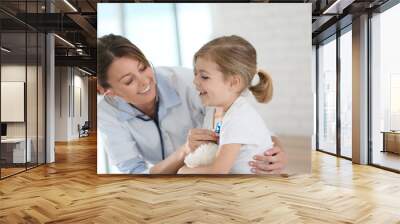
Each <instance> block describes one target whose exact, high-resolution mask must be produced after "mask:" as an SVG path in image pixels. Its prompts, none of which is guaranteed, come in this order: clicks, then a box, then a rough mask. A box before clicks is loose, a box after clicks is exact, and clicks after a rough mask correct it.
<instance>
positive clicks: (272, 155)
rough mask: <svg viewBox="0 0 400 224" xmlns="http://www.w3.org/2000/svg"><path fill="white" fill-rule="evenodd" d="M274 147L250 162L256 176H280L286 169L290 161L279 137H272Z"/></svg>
mask: <svg viewBox="0 0 400 224" xmlns="http://www.w3.org/2000/svg"><path fill="white" fill-rule="evenodd" d="M272 142H273V143H274V146H273V147H272V148H271V149H267V150H266V151H265V152H264V153H263V154H262V155H255V156H254V160H253V161H250V162H249V165H250V166H251V167H252V169H251V171H252V172H253V173H256V174H279V173H282V171H283V170H284V169H285V168H286V165H287V162H288V159H287V154H286V152H285V150H284V148H283V145H282V143H281V141H280V140H279V138H278V137H275V136H272Z"/></svg>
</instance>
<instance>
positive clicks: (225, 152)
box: [178, 144, 241, 174]
mask: <svg viewBox="0 0 400 224" xmlns="http://www.w3.org/2000/svg"><path fill="white" fill-rule="evenodd" d="M240 147H241V144H226V145H222V146H221V147H220V149H219V150H218V152H217V155H216V157H215V160H214V162H213V163H212V164H211V165H208V166H200V167H195V168H189V167H187V166H183V167H182V168H181V169H179V171H178V173H179V174H228V173H229V171H230V170H231V168H232V166H233V164H234V163H235V160H236V158H237V156H238V155H239V151H240Z"/></svg>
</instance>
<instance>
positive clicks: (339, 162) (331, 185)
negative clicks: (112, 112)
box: [0, 136, 400, 223]
mask: <svg viewBox="0 0 400 224" xmlns="http://www.w3.org/2000/svg"><path fill="white" fill-rule="evenodd" d="M0 201H1V203H0V223H400V212H399V211H400V175H399V174H396V173H392V172H388V171H384V170H381V169H378V168H375V167H371V166H362V165H355V164H352V163H351V162H350V161H348V160H343V159H339V158H336V157H333V156H330V155H327V154H324V153H321V152H312V173H311V174H304V175H294V176H289V177H280V176H268V177H265V176H259V177H256V176H250V177H249V176H240V177H237V176H227V177H215V176H212V177H207V176H190V177H179V176H162V177H160V176H158V177H146V176H129V175H114V176H113V175H105V176H102V175H97V174H96V137H95V136H91V137H88V138H82V139H80V140H79V141H73V142H69V143H58V144H56V163H54V164H48V165H44V166H41V167H38V168H35V169H32V170H29V171H27V172H25V173H21V174H18V175H16V176H13V177H9V178H7V179H4V180H1V181H0Z"/></svg>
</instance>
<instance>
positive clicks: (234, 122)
mask: <svg viewBox="0 0 400 224" xmlns="http://www.w3.org/2000/svg"><path fill="white" fill-rule="evenodd" d="M214 113H215V109H214V108H208V109H207V110H206V116H205V119H204V123H203V128H208V129H214V127H212V125H213V118H214ZM225 144H241V145H242V147H241V148H240V152H239V155H238V157H237V158H236V161H235V163H234V165H233V167H232V168H231V170H230V173H232V174H251V173H252V172H251V171H250V169H251V167H250V166H249V164H248V163H249V161H252V160H253V156H254V155H257V154H263V153H264V151H265V150H267V149H269V148H272V145H273V144H272V139H271V132H270V131H269V130H268V128H267V126H266V125H265V122H264V120H263V119H262V118H261V116H260V114H259V113H258V112H257V111H256V109H255V108H254V107H253V106H252V105H251V104H250V102H248V101H247V99H246V98H245V97H243V96H239V97H238V98H237V99H236V100H235V102H234V103H233V104H232V105H231V107H230V108H229V109H228V111H227V112H226V113H225V115H224V117H223V119H222V126H221V132H220V138H219V145H220V146H222V145H225Z"/></svg>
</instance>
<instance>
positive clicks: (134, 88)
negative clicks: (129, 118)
mask: <svg viewBox="0 0 400 224" xmlns="http://www.w3.org/2000/svg"><path fill="white" fill-rule="evenodd" d="M107 75H108V76H107V77H108V80H107V81H108V83H109V84H110V86H111V88H110V89H108V90H107V91H106V94H109V95H116V96H119V97H122V98H123V99H124V100H125V101H127V102H129V103H131V104H133V105H135V106H137V107H139V108H142V107H148V106H149V105H151V104H154V101H155V99H156V94H157V91H156V80H155V78H154V72H153V70H152V69H151V68H150V67H149V66H146V65H144V64H143V63H141V62H139V61H138V60H136V59H133V58H130V57H121V58H116V59H114V61H113V62H112V63H111V65H110V67H109V69H108V71H107Z"/></svg>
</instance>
